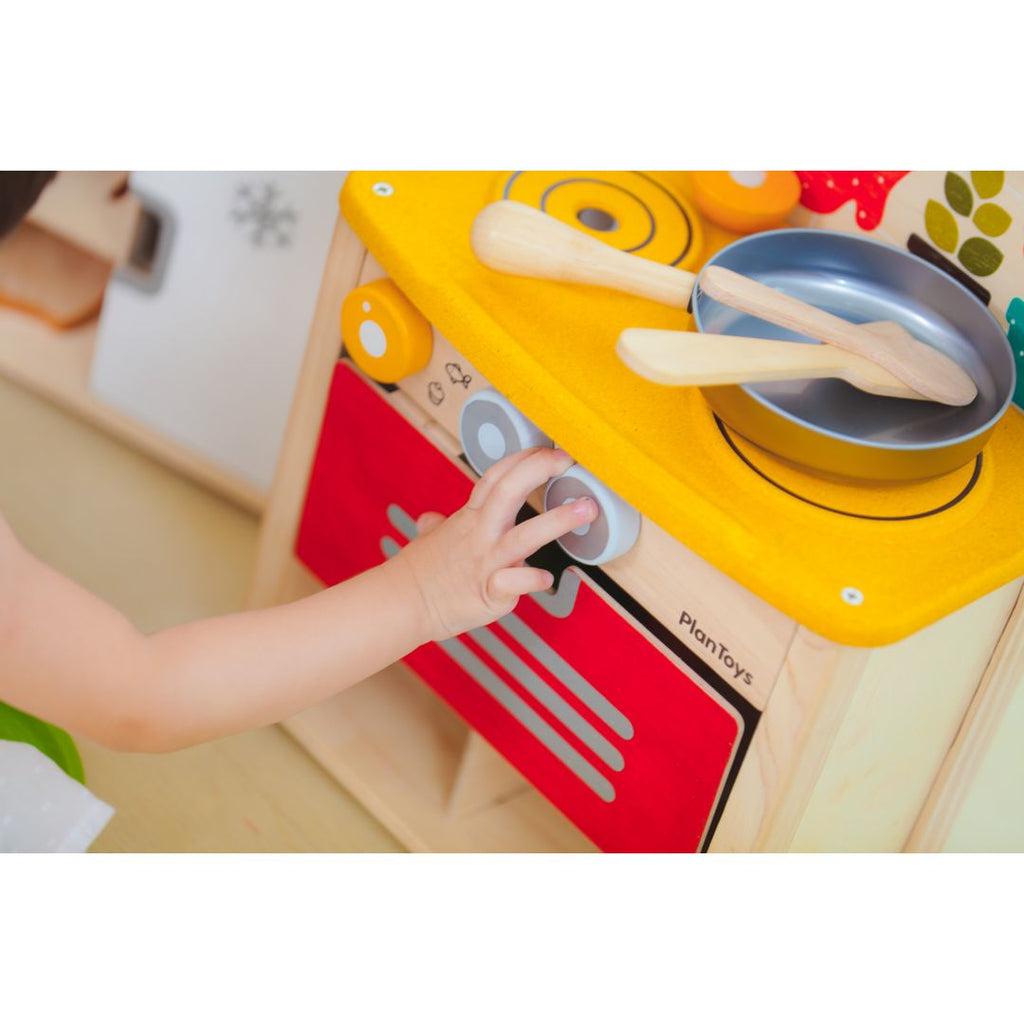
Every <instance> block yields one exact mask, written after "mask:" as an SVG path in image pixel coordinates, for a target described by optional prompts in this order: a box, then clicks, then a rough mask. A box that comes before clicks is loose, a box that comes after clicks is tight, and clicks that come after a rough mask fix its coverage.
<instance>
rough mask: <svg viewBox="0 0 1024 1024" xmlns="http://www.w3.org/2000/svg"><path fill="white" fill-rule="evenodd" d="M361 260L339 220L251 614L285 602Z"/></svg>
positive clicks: (280, 464) (280, 462) (268, 514)
mask: <svg viewBox="0 0 1024 1024" xmlns="http://www.w3.org/2000/svg"><path fill="white" fill-rule="evenodd" d="M365 258H366V248H365V247H364V246H363V244H362V243H361V242H360V241H359V239H358V238H357V237H356V235H355V233H354V232H353V231H352V229H351V228H350V227H349V226H348V223H347V222H346V221H345V219H344V218H343V217H339V218H338V221H337V224H336V225H335V228H334V237H333V238H332V239H331V247H330V250H329V252H328V256H327V265H326V268H325V270H324V276H323V281H322V283H321V285H320V293H319V295H318V297H317V302H316V309H315V311H314V313H313V322H312V325H311V328H310V332H309V341H308V343H307V345H306V354H305V356H304V357H303V361H302V367H301V369H300V371H299V379H298V383H297V384H296V388H295V397H294V398H293V400H292V411H291V415H290V416H289V418H288V427H287V429H286V430H285V435H284V439H283V441H282V443H281V451H280V454H279V455H278V458H277V469H276V471H275V474H274V482H273V484H272V486H271V490H270V499H269V501H268V503H267V508H266V511H265V513H264V516H263V523H262V527H261V530H260V543H259V549H258V551H257V555H256V567H255V570H254V573H253V580H252V584H251V587H250V591H249V599H248V606H249V607H250V608H261V607H266V606H268V605H272V604H277V603H279V602H281V601H283V600H287V598H286V597H285V595H284V593H283V592H282V584H283V581H284V579H285V576H286V574H287V569H288V565H289V563H290V561H291V560H292V547H293V545H294V542H295V532H296V529H297V527H298V523H299V517H300V516H301V514H302V503H303V499H304V497H305V492H306V482H307V480H308V478H309V470H310V467H311V465H312V463H313V456H314V454H315V452H316V443H317V438H318V436H319V432H320V421H321V418H322V416H323V411H324V405H325V404H326V401H327V391H328V388H329V387H330V383H331V371H332V369H333V367H334V364H335V363H336V362H337V360H338V356H339V354H340V350H341V328H340V326H339V318H340V315H341V303H342V299H344V297H345V295H346V293H347V292H348V291H349V290H350V289H352V288H353V287H354V286H355V285H356V284H357V283H358V281H359V275H360V273H361V272H362V268H363V261H364V260H365Z"/></svg>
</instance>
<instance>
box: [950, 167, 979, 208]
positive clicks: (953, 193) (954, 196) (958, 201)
mask: <svg viewBox="0 0 1024 1024" xmlns="http://www.w3.org/2000/svg"><path fill="white" fill-rule="evenodd" d="M945 192H946V202H947V203H949V205H950V208H951V209H953V210H955V211H956V212H957V213H959V214H960V216H961V217H969V216H970V215H971V207H972V206H974V197H973V196H972V195H971V186H970V185H968V184H967V182H966V181H964V179H963V178H961V177H960V175H959V174H954V173H953V172H952V171H947V172H946V183H945Z"/></svg>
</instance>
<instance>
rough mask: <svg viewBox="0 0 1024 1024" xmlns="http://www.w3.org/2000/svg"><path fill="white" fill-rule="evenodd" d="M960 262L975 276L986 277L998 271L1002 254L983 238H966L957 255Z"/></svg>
mask: <svg viewBox="0 0 1024 1024" xmlns="http://www.w3.org/2000/svg"><path fill="white" fill-rule="evenodd" d="M957 255H958V256H959V257H960V262H961V263H962V264H963V265H964V266H965V267H966V268H967V269H968V270H969V271H970V272H971V273H972V274H973V275H974V276H975V277H988V275H989V274H994V273H995V272H996V271H997V270H998V269H999V264H1000V263H1002V262H1003V254H1002V253H1001V252H1000V251H999V250H998V249H997V248H996V247H995V246H994V245H993V244H992V243H991V242H989V241H987V240H986V239H984V238H968V239H967V241H966V242H964V244H963V245H961V246H960V252H959V253H957Z"/></svg>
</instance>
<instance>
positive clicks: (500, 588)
mask: <svg viewBox="0 0 1024 1024" xmlns="http://www.w3.org/2000/svg"><path fill="white" fill-rule="evenodd" d="M554 582H555V578H554V576H552V575H551V573H550V572H548V570H547V569H535V568H534V567H533V566H532V565H522V566H518V565H517V566H513V567H512V568H509V569H499V570H498V571H497V572H495V573H492V575H491V578H490V579H489V580H488V581H487V591H488V596H489V597H490V598H491V599H492V600H493V601H497V602H501V601H507V600H508V599H509V598H511V597H522V595H523V594H532V593H535V592H536V591H538V590H549V589H550V588H551V587H552V586H553V585H554Z"/></svg>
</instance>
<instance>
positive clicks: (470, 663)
mask: <svg viewBox="0 0 1024 1024" xmlns="http://www.w3.org/2000/svg"><path fill="white" fill-rule="evenodd" d="M389 518H390V517H389ZM380 546H381V550H382V551H383V552H384V554H385V555H386V556H387V557H388V558H392V557H393V556H394V555H396V554H398V552H399V551H400V550H401V547H400V546H399V545H398V543H397V542H396V541H395V540H393V539H392V538H391V537H383V538H381V542H380ZM440 646H441V647H442V648H443V649H444V650H445V652H446V653H447V654H448V655H449V656H450V657H451V658H452V660H453V661H455V663H456V664H458V665H460V666H461V667H462V668H463V669H464V670H465V671H466V672H467V673H468V674H469V675H470V676H471V677H472V678H473V679H474V680H475V681H476V682H477V683H478V684H479V685H480V686H482V687H483V688H484V690H486V691H487V693H489V694H490V695H491V697H493V698H494V699H495V700H496V701H497V702H498V703H499V704H500V705H501V706H502V707H503V708H504V709H505V710H506V711H507V712H508V713H509V714H510V715H512V717H513V718H515V719H516V721H518V722H519V724H520V725H522V726H523V728H524V729H526V730H527V732H529V733H531V734H532V735H533V737H534V738H535V739H536V740H537V741H538V742H540V743H542V744H543V745H544V746H545V747H547V749H548V750H549V751H550V752H551V753H552V754H553V755H554V756H555V757H557V758H558V760H559V761H561V762H562V764H564V765H565V766H566V768H568V769H569V771H571V772H572V773H573V774H574V775H575V776H576V777H577V778H578V779H579V780H580V781H581V782H583V783H585V784H586V785H587V786H589V787H590V788H591V789H592V790H593V791H594V792H595V793H596V794H597V795H598V796H599V797H600V798H601V799H602V800H604V801H606V802H608V803H610V802H611V801H612V800H614V799H615V787H614V786H612V784H611V783H610V782H609V781H608V780H607V779H606V778H605V777H604V776H603V775H602V774H601V773H600V772H598V771H597V770H596V769H595V768H594V767H593V766H592V765H591V764H590V762H588V761H587V760H586V759H585V758H583V757H582V756H581V755H580V754H579V752H578V751H576V750H574V749H573V748H572V747H571V746H570V745H569V744H568V743H567V742H566V741H565V740H564V739H563V738H562V737H561V736H560V735H559V734H558V733H557V732H555V730H554V729H552V728H551V726H550V725H548V723H547V722H545V721H544V719H543V718H541V717H540V715H538V714H537V712H536V711H534V710H533V708H531V707H530V705H529V704H527V703H526V702H525V701H524V700H523V699H522V698H521V697H520V696H519V695H518V694H517V693H516V692H515V691H514V690H512V689H510V688H509V687H508V686H507V685H506V684H505V682H503V681H502V680H501V679H500V678H499V677H498V676H497V675H496V674H495V673H494V672H492V671H491V669H489V668H488V667H487V666H486V665H485V664H484V663H483V662H482V661H481V660H480V659H479V658H478V657H477V656H476V655H475V654H474V653H473V652H472V651H471V650H470V649H469V648H468V647H467V646H466V645H465V644H464V643H462V642H461V641H460V640H457V639H454V638H453V639H451V640H442V641H440ZM510 653H511V652H510ZM612 749H613V750H614V748H612ZM615 753H618V751H615Z"/></svg>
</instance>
